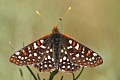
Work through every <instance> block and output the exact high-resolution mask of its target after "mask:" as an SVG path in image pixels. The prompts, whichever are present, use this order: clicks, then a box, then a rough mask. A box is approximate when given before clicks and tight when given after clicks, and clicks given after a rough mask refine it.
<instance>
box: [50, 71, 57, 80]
mask: <svg viewBox="0 0 120 80" xmlns="http://www.w3.org/2000/svg"><path fill="white" fill-rule="evenodd" d="M57 73H58V69H56V70H54V71H53V72H51V73H50V76H49V79H48V80H53V78H54V76H55V75H56V74H57Z"/></svg>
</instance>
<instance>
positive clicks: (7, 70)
mask: <svg viewBox="0 0 120 80" xmlns="http://www.w3.org/2000/svg"><path fill="white" fill-rule="evenodd" d="M69 6H71V7H72V10H71V11H70V12H69V14H68V15H66V16H65V18H64V19H63V26H64V33H66V34H67V35H69V36H71V37H73V38H74V39H75V40H77V41H79V42H81V43H82V44H84V45H86V46H88V47H90V48H91V49H93V50H94V51H96V52H98V53H99V54H100V55H101V56H102V57H103V60H104V63H103V64H102V65H101V66H98V67H96V68H85V69H84V73H82V76H81V77H80V79H81V80H119V79H120V69H119V68H120V62H119V59H120V51H119V48H120V0H49V1H48V0H24V1H23V0H0V44H1V46H0V79H1V80H10V79H11V80H21V77H20V75H19V70H18V67H17V66H16V65H13V64H11V63H10V62H9V57H10V56H11V55H12V54H13V53H14V50H12V49H11V47H10V46H9V41H11V42H12V43H13V45H15V48H16V50H19V49H20V48H22V47H23V46H22V43H23V42H25V44H29V43H31V42H32V41H34V40H36V39H38V38H40V37H41V36H44V35H45V34H49V33H51V29H52V28H53V26H55V25H57V24H58V23H59V19H58V18H60V17H62V16H63V15H64V14H65V12H66V10H67V9H68V7H69ZM36 10H37V11H39V12H40V13H41V15H43V16H44V18H41V17H39V16H38V15H37V14H36V13H35V11H36ZM60 30H61V29H60ZM21 69H22V71H24V72H23V75H24V80H33V77H31V75H30V74H29V71H28V70H27V69H26V67H21ZM31 70H32V71H33V72H35V73H36V70H35V69H34V68H32V67H31ZM78 73H79V71H77V72H75V73H74V74H75V75H77V74H78ZM39 74H40V75H41V76H40V78H41V79H43V78H45V77H48V76H49V74H48V73H39ZM63 75H64V76H65V77H64V80H68V79H72V77H73V76H72V75H71V74H66V73H62V72H59V73H58V74H57V75H56V76H55V77H54V79H55V80H56V79H60V78H61V76H63Z"/></svg>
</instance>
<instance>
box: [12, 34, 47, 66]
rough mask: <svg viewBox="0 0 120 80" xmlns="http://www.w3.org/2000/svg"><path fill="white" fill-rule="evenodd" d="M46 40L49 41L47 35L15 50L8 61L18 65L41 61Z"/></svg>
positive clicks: (45, 47)
mask: <svg viewBox="0 0 120 80" xmlns="http://www.w3.org/2000/svg"><path fill="white" fill-rule="evenodd" d="M48 41H49V35H46V36H44V37H42V38H40V39H38V40H36V41H34V42H33V43H31V44H29V45H27V46H25V47H24V48H22V49H20V50H19V51H17V52H15V53H14V54H13V55H12V56H11V57H10V62H12V63H14V64H16V65H18V66H23V65H30V64H35V63H39V62H42V61H43V60H44V57H45V54H44V52H45V51H46V49H47V46H48Z"/></svg>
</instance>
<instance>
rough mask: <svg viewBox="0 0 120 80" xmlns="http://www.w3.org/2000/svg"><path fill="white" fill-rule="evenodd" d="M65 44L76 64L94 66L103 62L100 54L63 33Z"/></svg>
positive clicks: (72, 60) (70, 57)
mask: <svg viewBox="0 0 120 80" xmlns="http://www.w3.org/2000/svg"><path fill="white" fill-rule="evenodd" d="M63 45H64V46H65V49H66V51H67V53H68V54H67V55H68V57H69V59H70V61H71V62H72V63H74V64H78V65H82V66H90V67H94V66H98V65H100V64H102V63H103V60H102V58H101V56H100V55H99V54H97V53H96V52H94V51H93V50H91V49H90V48H88V47H86V46H84V45H83V44H81V43H79V42H77V41H75V40H74V39H72V38H70V37H68V36H66V35H63Z"/></svg>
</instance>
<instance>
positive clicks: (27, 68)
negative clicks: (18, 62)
mask: <svg viewBox="0 0 120 80" xmlns="http://www.w3.org/2000/svg"><path fill="white" fill-rule="evenodd" d="M26 67H27V69H28V70H29V71H30V73H31V75H32V76H33V78H34V79H35V80H37V77H36V76H35V74H34V73H33V72H32V70H31V69H30V68H29V66H26Z"/></svg>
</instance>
